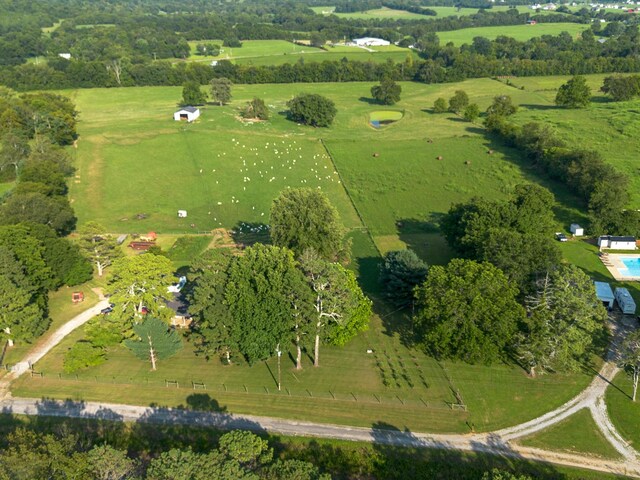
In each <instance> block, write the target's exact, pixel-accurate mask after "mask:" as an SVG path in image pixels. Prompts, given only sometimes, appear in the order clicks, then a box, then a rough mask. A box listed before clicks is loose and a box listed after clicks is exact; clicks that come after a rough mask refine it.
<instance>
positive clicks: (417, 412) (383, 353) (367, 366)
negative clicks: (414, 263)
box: [12, 320, 590, 433]
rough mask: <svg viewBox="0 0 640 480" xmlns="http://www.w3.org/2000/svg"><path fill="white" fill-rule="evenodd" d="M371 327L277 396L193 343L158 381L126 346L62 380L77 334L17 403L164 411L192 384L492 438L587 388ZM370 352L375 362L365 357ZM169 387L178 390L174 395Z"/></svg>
mask: <svg viewBox="0 0 640 480" xmlns="http://www.w3.org/2000/svg"><path fill="white" fill-rule="evenodd" d="M378 322H379V320H374V323H373V325H372V328H371V329H370V330H369V331H368V332H365V333H364V334H362V335H360V336H358V337H357V338H356V339H355V340H354V341H352V342H351V343H350V344H349V345H347V346H346V347H343V348H332V347H325V348H323V349H322V350H321V366H320V368H313V367H312V365H311V359H310V358H308V357H306V356H305V357H304V369H303V370H302V371H300V372H298V371H295V370H294V369H293V366H294V363H293V360H292V356H291V354H293V352H289V355H287V352H285V355H283V363H282V385H283V389H282V391H280V392H278V391H277V388H276V378H277V377H276V375H277V362H276V359H275V358H274V359H271V360H269V361H268V362H266V363H259V364H256V365H254V366H252V367H249V366H247V365H232V366H224V365H222V364H221V363H220V362H219V361H218V360H217V359H214V360H211V361H207V360H205V359H204V358H203V357H197V356H195V355H194V354H193V351H192V349H193V347H192V345H191V344H189V343H186V342H185V348H184V349H183V350H182V351H181V352H180V353H179V354H178V355H176V356H175V357H173V358H171V359H169V360H165V361H162V362H160V364H159V369H158V371H156V372H152V371H150V366H149V364H148V362H145V361H142V360H139V359H137V358H136V357H134V356H133V355H132V354H131V353H130V352H129V351H127V350H126V349H125V348H124V347H116V348H113V349H111V350H110V352H109V360H108V361H107V363H105V364H104V365H102V366H99V367H94V368H91V369H89V370H87V371H85V372H80V373H79V374H78V376H77V378H76V376H75V375H67V374H64V372H63V370H62V359H63V354H64V352H65V351H66V350H67V349H68V348H69V347H70V346H71V345H72V344H73V343H74V342H76V341H77V340H79V339H80V338H82V331H77V332H74V334H72V335H71V336H69V337H68V338H67V339H65V340H64V341H63V342H62V343H61V344H60V345H59V346H58V347H56V348H55V349H54V350H53V351H52V352H51V353H50V354H49V355H47V356H46V357H45V358H44V359H43V360H42V361H40V362H39V363H38V364H37V366H36V369H37V370H38V371H41V372H43V373H44V377H43V378H40V377H34V378H31V377H27V376H24V377H22V378H21V379H19V380H18V381H17V382H16V383H15V384H14V388H13V390H12V391H13V393H14V395H17V396H31V397H33V396H36V397H40V396H51V397H54V398H71V399H74V400H109V401H113V402H122V403H125V402H126V403H136V404H151V403H155V404H158V405H164V406H177V405H185V404H186V401H187V397H188V396H189V395H191V394H192V393H193V386H192V382H196V383H204V384H205V385H206V392H205V393H207V394H208V395H210V397H211V398H213V399H215V400H216V401H217V402H218V404H219V405H220V407H221V408H225V409H227V410H229V411H231V412H239V413H254V414H261V415H272V416H281V417H287V418H293V419H307V420H314V421H320V422H334V423H342V424H351V425H360V426H371V425H373V424H375V423H379V422H384V423H387V424H389V425H393V426H395V427H397V428H399V429H402V430H404V429H411V430H423V431H433V432H460V433H463V432H467V431H469V425H470V424H473V425H474V426H475V428H476V429H478V430H491V429H495V428H500V427H504V426H507V425H510V424H513V423H518V422H521V421H525V420H528V419H530V418H533V417H535V416H537V415H540V414H542V413H544V412H545V411H547V410H548V409H549V408H551V407H552V406H556V405H560V404H562V403H563V402H565V401H567V400H569V399H570V398H571V397H572V395H573V394H574V393H575V392H577V391H578V390H580V389H581V388H583V387H585V386H586V385H587V384H588V382H589V380H590V376H589V375H588V374H584V375H582V374H581V375H573V376H564V375H553V376H552V375H548V376H545V377H544V378H540V379H536V380H532V379H530V378H527V377H526V375H525V374H524V372H523V371H521V370H519V369H514V368H512V367H509V366H503V365H495V366H492V367H484V366H471V365H466V364H463V363H451V362H445V363H442V364H439V363H437V362H436V361H435V360H433V359H432V358H430V357H427V356H425V355H424V354H422V353H420V352H419V351H415V350H413V351H410V350H407V349H406V348H405V347H403V346H402V345H401V344H400V342H399V341H398V339H397V338H394V337H390V336H387V335H382V334H381V331H382V325H380V324H379V323H378ZM368 348H371V349H373V350H374V353H373V354H367V353H366V350H367V349H368ZM165 380H170V381H177V382H178V385H179V388H176V387H175V386H173V388H168V387H167V386H166V384H165ZM454 390H459V391H460V393H461V395H462V396H463V399H464V401H465V403H466V405H467V407H468V411H467V412H464V411H460V410H451V409H450V408H449V404H450V403H451V402H454V401H455V397H454V396H453V393H452V392H453V391H454Z"/></svg>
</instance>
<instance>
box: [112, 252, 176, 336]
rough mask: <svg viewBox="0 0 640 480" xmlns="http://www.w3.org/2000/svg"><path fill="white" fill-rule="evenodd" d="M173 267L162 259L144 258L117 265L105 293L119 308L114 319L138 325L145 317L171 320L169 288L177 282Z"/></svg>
mask: <svg viewBox="0 0 640 480" xmlns="http://www.w3.org/2000/svg"><path fill="white" fill-rule="evenodd" d="M173 271H174V268H173V263H172V262H171V260H169V259H168V258H166V257H163V256H160V255H150V254H142V255H136V256H135V257H123V258H119V259H118V260H116V261H115V262H114V263H113V268H112V270H111V275H110V276H109V280H108V284H107V287H106V289H105V291H106V293H108V294H110V295H111V298H110V300H111V302H113V303H114V304H115V307H114V309H113V313H112V314H111V315H113V316H115V317H117V318H118V319H120V320H121V321H123V322H125V325H127V324H130V323H131V322H133V321H136V322H138V321H139V320H141V319H142V316H143V314H145V313H147V314H149V315H151V316H154V317H158V318H161V319H164V320H166V319H168V317H170V316H171V313H170V310H171V309H169V308H166V303H165V302H166V301H168V300H170V299H171V298H172V296H171V294H170V293H169V292H168V290H167V288H168V287H169V285H171V284H172V283H173V281H174V275H173Z"/></svg>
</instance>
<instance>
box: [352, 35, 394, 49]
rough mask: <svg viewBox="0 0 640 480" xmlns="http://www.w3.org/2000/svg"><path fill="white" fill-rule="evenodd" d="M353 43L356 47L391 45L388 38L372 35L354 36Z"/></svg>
mask: <svg viewBox="0 0 640 480" xmlns="http://www.w3.org/2000/svg"><path fill="white" fill-rule="evenodd" d="M353 43H354V45H357V46H358V47H386V46H387V45H391V42H389V41H388V40H383V39H382V38H373V37H363V38H354V39H353Z"/></svg>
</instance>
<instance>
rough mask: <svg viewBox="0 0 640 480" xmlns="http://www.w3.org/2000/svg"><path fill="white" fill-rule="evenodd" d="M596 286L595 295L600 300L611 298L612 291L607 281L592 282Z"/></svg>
mask: <svg viewBox="0 0 640 480" xmlns="http://www.w3.org/2000/svg"><path fill="white" fill-rule="evenodd" d="M593 283H594V284H595V286H596V296H597V297H598V298H599V299H600V300H613V291H612V290H611V286H610V285H609V284H608V283H607V282H593Z"/></svg>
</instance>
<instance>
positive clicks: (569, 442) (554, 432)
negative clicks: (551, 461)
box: [518, 408, 621, 459]
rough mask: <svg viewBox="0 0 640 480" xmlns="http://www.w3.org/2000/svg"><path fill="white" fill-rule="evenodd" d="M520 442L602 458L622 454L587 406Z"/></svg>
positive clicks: (525, 444)
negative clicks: (604, 433)
mask: <svg viewBox="0 0 640 480" xmlns="http://www.w3.org/2000/svg"><path fill="white" fill-rule="evenodd" d="M518 443H519V444H521V445H524V446H526V447H536V448H545V449H548V448H552V449H553V450H559V451H564V452H569V453H578V454H585V453H586V454H591V455H594V454H595V455H596V456H598V457H601V458H611V459H619V458H620V456H621V455H620V454H619V453H618V451H617V450H616V449H615V448H613V445H611V444H610V443H609V442H608V441H607V439H606V438H605V437H604V435H603V434H602V432H601V431H600V430H599V429H598V426H597V425H596V423H595V422H594V420H593V417H592V416H591V412H590V411H589V409H587V408H585V409H582V410H580V411H578V412H577V413H575V414H573V415H572V416H570V417H569V418H567V419H565V420H563V421H561V422H560V423H557V424H555V425H552V426H551V427H548V428H546V429H544V430H542V431H541V432H538V433H536V434H534V435H531V436H529V437H526V438H524V439H522V440H519V441H518Z"/></svg>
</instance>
